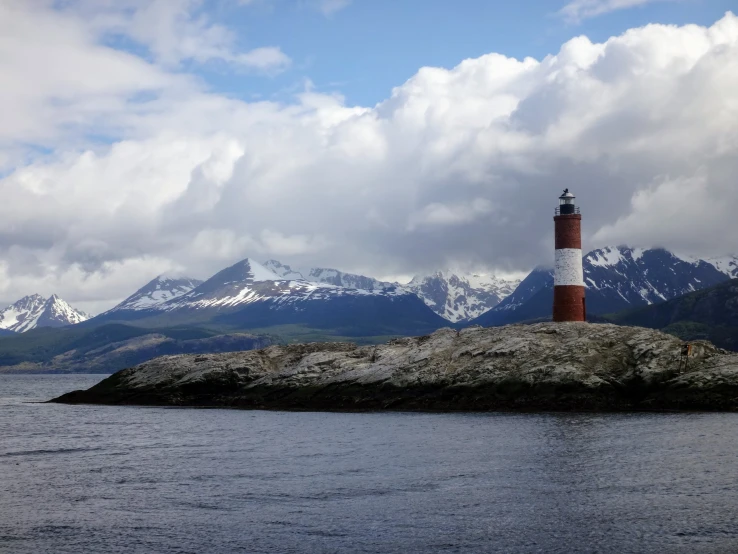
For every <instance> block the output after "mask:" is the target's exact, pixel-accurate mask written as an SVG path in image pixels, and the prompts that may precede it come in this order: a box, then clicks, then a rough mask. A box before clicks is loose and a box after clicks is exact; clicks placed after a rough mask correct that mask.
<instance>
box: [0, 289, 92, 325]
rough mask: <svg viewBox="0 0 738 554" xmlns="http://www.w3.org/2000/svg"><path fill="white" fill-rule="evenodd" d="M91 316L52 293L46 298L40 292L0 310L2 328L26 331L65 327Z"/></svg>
mask: <svg viewBox="0 0 738 554" xmlns="http://www.w3.org/2000/svg"><path fill="white" fill-rule="evenodd" d="M89 318H90V316H89V315H87V314H86V313H84V312H81V311H79V310H76V309H74V308H73V307H72V306H70V305H69V304H68V303H67V302H65V301H64V300H62V299H61V298H59V297H58V296H57V295H56V294H52V295H51V297H50V298H48V299H46V298H44V297H43V296H41V295H39V294H33V295H31V296H25V297H23V298H21V299H20V300H18V301H17V302H15V303H14V304H11V305H10V306H8V307H7V308H5V309H4V310H2V311H0V328H1V329H7V330H9V331H16V332H18V333H24V332H25V331H29V330H31V329H35V328H37V327H64V326H66V325H74V324H76V323H81V322H83V321H86V320H88V319H89Z"/></svg>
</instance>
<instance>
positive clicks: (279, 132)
mask: <svg viewBox="0 0 738 554" xmlns="http://www.w3.org/2000/svg"><path fill="white" fill-rule="evenodd" d="M18 13H20V12H18ZM43 13H44V14H45V17H48V18H50V21H51V20H52V19H53V17H56V16H55V15H54V14H53V13H51V12H48V13H47V12H43ZM6 15H7V14H6ZM11 15H12V14H11ZM26 15H27V14H26ZM65 17H70V16H69V15H66V16H65ZM0 20H2V18H0ZM54 21H56V23H57V24H59V23H60V21H59V20H54ZM68 21H70V20H66V19H65V20H63V21H61V23H64V24H66V25H68V26H71V27H69V28H66V31H65V32H66V33H69V36H71V37H73V40H72V39H70V38H69V37H68V36H67V35H63V36H62V35H59V36H56V35H53V36H52V38H54V37H56V38H55V40H58V41H61V42H62V43H63V44H64V45H65V47H66V48H68V49H69V50H70V52H71V53H70V54H69V59H66V58H63V57H62V58H60V59H57V61H56V62H57V63H59V64H62V65H64V64H66V63H71V61H72V60H73V61H74V62H75V63H78V64H82V66H85V64H88V63H89V64H94V63H97V61H96V58H95V56H100V57H102V58H104V59H110V60H111V63H112V62H116V63H122V64H124V65H125V68H126V70H127V71H131V72H135V73H136V74H139V73H140V75H142V76H143V78H142V79H141V80H139V81H136V80H135V79H134V80H133V81H132V82H138V83H139V85H138V89H137V90H135V91H133V92H134V93H141V92H146V91H153V93H152V94H151V95H150V96H147V97H145V98H144V99H143V100H141V99H140V98H138V99H137V100H136V103H135V105H133V107H132V104H131V99H130V95H131V91H130V90H129V89H128V88H126V87H128V86H130V84H129V82H128V81H125V83H123V82H121V85H120V87H116V86H113V85H110V84H109V83H108V82H107V81H106V80H105V79H106V78H105V76H104V75H103V76H101V77H100V79H101V81H104V82H106V83H108V84H107V86H108V87H112V88H101V87H102V84H101V83H98V82H96V81H95V80H94V78H93V77H90V79H91V81H90V83H87V84H83V85H80V86H79V87H78V88H70V91H69V98H70V101H71V102H72V103H73V104H74V103H75V99H79V98H86V97H89V96H90V95H92V96H94V98H100V99H108V100H109V99H114V100H115V101H114V102H113V101H111V102H109V103H106V102H102V101H101V103H100V104H99V105H98V104H93V106H94V107H93V108H92V109H91V110H88V111H85V110H82V109H79V110H78V111H75V110H73V111H72V113H74V114H75V118H76V119H77V126H76V129H77V130H76V131H75V132H74V133H73V135H72V136H73V137H75V138H74V139H73V140H71V144H72V147H69V146H68V145H67V144H66V143H65V142H64V141H63V140H62V137H64V136H65V134H64V133H65V129H67V127H66V122H65V121H66V120H65V118H64V117H63V115H68V114H69V112H68V111H66V110H62V111H60V112H59V113H60V114H61V115H57V116H54V117H51V118H48V117H44V116H45V115H46V114H47V113H52V114H53V113H55V112H54V106H53V101H52V100H53V99H51V98H50V97H48V96H44V95H43V94H41V93H39V94H37V95H35V96H32V97H30V98H26V97H25V96H24V95H23V94H21V93H18V94H14V95H10V96H8V95H6V96H5V97H4V102H3V103H2V104H1V105H0V106H1V107H0V110H3V113H2V114H0V115H2V116H3V117H4V116H5V115H6V113H5V112H7V115H11V114H12V113H13V112H16V111H20V112H22V113H24V114H26V117H27V121H26V122H25V124H26V126H27V128H28V129H33V133H32V134H33V136H35V137H50V138H48V139H46V140H47V146H48V148H50V149H51V150H52V151H53V152H52V154H50V155H48V156H45V157H42V158H38V159H34V158H32V159H31V160H30V162H24V159H25V160H27V159H28V158H27V157H21V158H17V157H15V158H14V157H13V156H15V154H13V155H12V156H11V154H7V156H8V158H9V159H15V160H16V162H15V165H16V166H17V167H16V169H15V171H13V172H12V173H10V174H9V175H8V176H6V177H5V178H3V179H2V180H0V192H2V194H3V198H4V199H5V201H4V203H3V204H2V205H0V252H2V254H3V257H2V259H3V262H0V297H3V298H5V299H7V300H13V299H14V297H15V296H19V295H21V294H26V293H30V292H36V291H38V292H40V293H43V294H49V293H50V292H58V293H59V294H61V295H62V296H63V297H65V298H67V299H68V300H69V301H70V302H72V303H75V302H76V303H78V304H80V307H82V308H83V309H88V310H92V311H96V310H99V309H100V308H102V307H105V306H108V305H109V304H111V303H112V302H114V301H115V300H117V299H120V298H121V297H123V296H125V295H126V294H127V293H130V292H131V291H132V290H134V289H135V288H136V287H138V286H139V285H140V284H142V283H143V282H145V281H146V280H147V279H149V278H152V277H153V276H155V275H156V274H157V273H161V272H166V271H177V272H181V271H186V272H188V273H191V274H192V275H193V276H195V277H206V276H208V275H209V274H210V273H212V272H214V271H216V270H217V269H220V268H222V267H223V266H225V265H226V264H229V263H232V262H234V261H235V260H237V259H239V258H242V257H246V256H252V257H256V258H257V259H259V258H270V257H277V258H282V259H285V261H290V262H293V263H295V264H296V265H297V266H304V265H311V264H319V265H330V266H334V267H340V268H342V269H345V270H353V271H359V272H364V273H367V274H371V275H377V276H383V275H389V274H411V273H414V272H421V271H428V270H432V269H436V268H441V267H447V266H450V265H453V266H462V267H465V266H466V267H476V268H482V267H484V268H488V269H492V270H496V271H506V272H507V271H524V270H526V269H529V268H530V267H532V266H534V265H537V264H539V263H548V262H550V261H551V258H552V247H553V246H552V220H551V218H552V216H553V208H554V206H555V205H556V197H557V196H558V194H559V193H560V190H561V189H563V188H564V187H569V188H571V189H572V190H573V191H574V192H575V193H576V194H577V195H578V197H579V202H580V204H581V206H582V209H583V212H584V216H585V220H584V228H585V242H586V246H587V247H598V246H603V245H606V244H612V243H621V242H628V243H630V244H633V245H638V246H655V245H658V246H666V247H670V248H673V249H677V250H680V251H683V252H685V253H693V254H698V255H717V254H727V253H731V252H735V251H736V250H738V248H737V247H736V244H735V241H734V239H733V238H732V237H734V236H735V235H736V233H737V232H738V223H736V221H738V220H737V219H736V218H735V217H734V215H733V214H734V213H735V212H736V208H738V189H736V187H735V181H734V177H733V176H734V175H735V174H736V172H737V170H738V161H737V160H738V112H737V111H736V110H735V105H734V94H733V91H734V90H738V18H737V17H736V16H734V15H732V14H727V15H726V16H725V17H724V18H723V19H721V20H720V21H718V22H716V23H715V24H714V25H713V26H712V27H710V28H703V27H698V26H687V27H673V26H660V25H652V26H648V27H645V28H641V29H632V30H630V31H628V32H627V33H625V34H623V35H622V36H619V37H614V38H611V39H610V40H609V41H607V42H606V43H603V44H592V43H591V42H590V41H589V40H588V39H586V38H585V37H578V38H575V39H572V40H571V41H569V42H567V43H566V44H564V45H563V46H562V48H561V50H560V52H558V53H557V54H556V55H551V56H548V57H546V58H545V59H543V60H540V61H538V60H534V59H530V58H529V59H525V60H522V61H520V60H514V59H510V58H506V57H504V56H502V55H499V54H490V55H487V56H483V57H481V58H478V59H470V60H465V61H464V62H462V63H461V64H459V65H458V66H457V67H455V68H453V69H450V70H447V69H441V68H422V69H420V70H419V71H418V73H417V74H416V75H414V76H412V77H411V78H410V79H409V80H408V81H407V82H406V83H404V84H402V85H399V86H398V87H397V88H395V89H394V90H393V91H392V94H391V96H390V97H389V98H388V99H387V100H386V101H384V102H382V103H380V104H379V105H378V106H375V107H373V108H369V107H348V106H346V105H345V103H344V102H343V100H342V99H341V98H340V97H338V96H326V95H321V94H316V93H314V92H310V91H306V92H305V93H303V94H300V95H298V96H297V97H296V98H295V101H294V103H292V104H278V103H273V102H259V103H246V102H242V101H238V100H233V99H228V98H224V97H221V96H218V95H216V94H213V93H208V92H204V91H203V90H201V89H199V88H198V86H197V85H196V84H194V82H193V81H191V80H189V79H188V78H187V76H182V75H175V74H171V73H170V72H169V71H168V70H167V69H166V68H165V67H164V66H161V65H157V64H151V63H147V62H145V61H143V60H140V59H138V58H135V57H134V56H130V55H128V54H120V53H118V52H116V51H113V50H111V49H109V48H105V47H102V46H100V45H99V44H97V43H96V42H95V40H94V38H92V39H91V38H89V37H87V35H85V34H84V33H82V31H81V30H80V29H83V26H82V23H80V21H78V20H74V25H76V26H77V27H74V26H72V24H71V23H68ZM72 27H73V28H72ZM70 29H71V30H70ZM75 29H76V30H75ZM86 37H87V38H86ZM32 38H33V37H30V38H28V40H29V41H30V40H32ZM18 40H21V37H18ZM48 47H49V48H57V49H58V50H59V49H60V48H59V47H58V46H57V45H54V44H53V41H52V43H51V44H49V46H48ZM20 50H23V49H22V48H19V49H13V52H9V53H3V54H4V55H5V57H3V56H0V59H8V56H16V57H17V56H19V55H20V54H18V53H17V51H20ZM62 50H63V49H62ZM91 56H92V57H91ZM0 64H2V62H0ZM2 69H3V68H2V67H0V70H2ZM0 74H3V75H4V74H5V73H4V72H0ZM23 78H25V79H27V80H29V82H26V83H25V86H26V87H28V88H31V87H32V86H33V82H32V79H34V78H36V77H35V76H34V75H32V74H27V75H25V76H24V77H23ZM38 79H40V80H42V79H43V80H48V79H61V77H59V76H53V75H52V76H51V77H49V76H48V75H39V76H38ZM44 82H47V84H49V85H51V88H53V82H48V81H44ZM112 83H113V84H115V81H114V80H113V81H112ZM75 86H77V85H75ZM0 90H2V88H1V87H0ZM0 94H2V93H0ZM39 106H40V107H41V108H42V109H38V110H37V108H39ZM101 118H103V119H104V120H105V121H106V127H105V128H110V129H111V132H115V133H117V136H118V138H117V139H116V141H115V143H114V144H113V145H112V146H109V147H108V146H100V145H86V146H82V145H84V137H85V133H86V132H87V131H89V130H90V129H97V126H98V125H99V122H100V120H101ZM111 122H114V123H115V124H114V125H111ZM25 136H27V132H26V131H24V130H23V129H20V128H17V129H15V130H13V131H12V132H11V131H7V135H6V136H5V139H4V140H5V142H4V143H2V144H5V145H7V148H6V147H5V146H3V149H2V150H3V152H5V153H10V152H15V151H16V150H15V149H17V147H18V143H20V142H22V141H23V140H24V137H25Z"/></svg>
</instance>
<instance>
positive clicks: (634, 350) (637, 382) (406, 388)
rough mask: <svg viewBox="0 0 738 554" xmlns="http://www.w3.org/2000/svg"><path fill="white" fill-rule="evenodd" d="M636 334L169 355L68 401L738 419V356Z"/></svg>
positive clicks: (577, 327) (449, 337) (517, 335)
mask: <svg viewBox="0 0 738 554" xmlns="http://www.w3.org/2000/svg"><path fill="white" fill-rule="evenodd" d="M681 347H682V342H681V341H680V340H679V339H678V338H676V337H673V336H671V335H667V334H664V333H661V332H659V331H654V330H652V329H645V328H640V327H622V326H616V325H607V324H591V323H540V324H535V325H510V326H506V327H493V328H482V327H471V328H468V329H464V330H462V331H456V330H453V329H441V330H439V331H437V332H435V333H433V334H432V335H428V336H424V337H413V338H403V339H397V340H393V341H390V342H389V343H388V344H386V345H381V346H356V345H354V344H347V343H314V344H296V345H288V346H270V347H268V348H265V349H263V350H254V351H247V352H235V353H226V354H207V355H179V356H164V357H161V358H157V359H155V360H152V361H150V362H147V363H144V364H141V365H139V366H136V367H133V368H129V369H125V370H123V371H119V372H118V373H116V374H114V375H112V376H111V377H109V378H107V379H105V380H104V381H102V382H101V383H99V384H98V385H96V386H94V387H92V388H90V389H88V390H86V391H74V392H71V393H68V394H65V395H63V396H61V397H59V398H56V399H54V400H52V402H60V403H69V404H80V403H85V404H113V405H123V404H125V405H154V406H191V407H232V408H243V409H271V410H311V411H313V410H315V411H323V410H325V411H366V410H415V411H527V412H530V411H636V410H649V411H670V410H709V411H716V410H720V411H738V354H735V353H729V352H727V351H725V350H721V349H719V348H716V347H715V346H713V345H712V344H710V343H707V342H697V343H694V344H693V347H692V353H691V357H690V358H689V367H688V369H687V371H680V352H681Z"/></svg>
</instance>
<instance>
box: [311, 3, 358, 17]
mask: <svg viewBox="0 0 738 554" xmlns="http://www.w3.org/2000/svg"><path fill="white" fill-rule="evenodd" d="M351 2H352V0H317V1H316V3H315V5H316V7H317V8H318V9H319V10H320V11H321V12H323V14H324V15H332V14H334V13H336V12H338V11H341V10H342V9H344V8H346V7H348V5H349V4H351Z"/></svg>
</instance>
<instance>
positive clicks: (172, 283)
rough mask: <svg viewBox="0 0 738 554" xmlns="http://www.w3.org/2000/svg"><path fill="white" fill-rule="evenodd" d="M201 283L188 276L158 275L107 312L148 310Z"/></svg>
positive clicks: (185, 292)
mask: <svg viewBox="0 0 738 554" xmlns="http://www.w3.org/2000/svg"><path fill="white" fill-rule="evenodd" d="M201 283H202V281H200V280H198V279H191V278H189V277H170V276H167V275H159V276H157V277H154V279H152V280H151V281H149V282H148V283H146V284H145V285H144V286H143V287H141V288H140V289H138V290H137V291H136V292H134V293H133V294H132V295H131V296H129V297H128V298H126V299H125V300H123V302H121V303H120V304H118V305H117V306H115V307H114V308H113V309H112V310H110V311H109V312H107V313H110V312H117V311H121V310H134V311H138V310H148V309H151V308H153V307H154V306H158V305H159V304H162V303H164V302H167V301H169V300H172V299H174V298H177V297H179V296H182V295H183V294H187V293H188V292H190V291H191V290H192V289H194V288H195V287H196V286H198V285H200V284H201Z"/></svg>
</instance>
